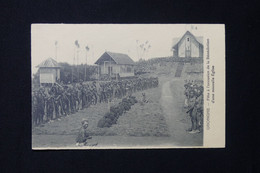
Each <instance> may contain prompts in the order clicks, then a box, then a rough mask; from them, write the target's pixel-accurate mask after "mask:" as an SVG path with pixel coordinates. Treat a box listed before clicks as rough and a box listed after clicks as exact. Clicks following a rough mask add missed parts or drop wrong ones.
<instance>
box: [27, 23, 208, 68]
mask: <svg viewBox="0 0 260 173" xmlns="http://www.w3.org/2000/svg"><path fill="white" fill-rule="evenodd" d="M195 27H197V30H195ZM191 28H194V29H193V30H191ZM187 30H191V32H192V33H193V34H194V35H195V36H202V33H203V25H197V24H196V25H191V24H189V25H186V24H32V26H31V42H32V44H31V45H32V52H31V60H32V73H35V72H36V71H37V68H36V67H35V66H37V65H38V64H40V63H41V62H42V61H44V60H45V59H47V58H49V57H52V58H53V59H55V57H56V53H55V52H56V48H55V42H56V41H57V61H58V62H67V63H69V64H73V57H74V56H75V48H76V46H75V41H76V40H78V43H79V46H80V48H79V49H78V50H79V53H78V56H79V58H78V59H79V64H80V63H86V61H87V64H90V65H92V64H94V63H95V61H96V60H97V59H98V58H99V57H100V56H101V55H102V54H103V53H104V52H105V51H111V52H117V53H125V54H128V55H129V56H130V57H131V58H132V59H133V60H134V61H138V59H139V58H140V57H141V51H140V49H137V47H138V46H137V45H140V44H142V43H145V42H146V41H148V43H147V47H148V45H151V47H150V49H149V50H148V52H146V53H145V54H144V55H143V56H142V58H143V59H150V58H153V57H165V56H171V55H172V52H171V46H172V39H173V38H174V37H181V36H182V35H183V34H184V33H185V32H186V31H187ZM137 40H138V44H137ZM86 46H88V47H89V51H88V52H87V54H86V49H85V47H86ZM86 56H87V60H86ZM76 63H77V62H76V61H75V62H74V64H76Z"/></svg>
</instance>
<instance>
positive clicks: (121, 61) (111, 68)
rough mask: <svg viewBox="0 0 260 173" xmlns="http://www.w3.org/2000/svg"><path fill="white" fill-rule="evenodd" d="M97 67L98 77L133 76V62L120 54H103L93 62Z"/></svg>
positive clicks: (125, 55)
mask: <svg viewBox="0 0 260 173" xmlns="http://www.w3.org/2000/svg"><path fill="white" fill-rule="evenodd" d="M95 64H97V65H98V66H99V75H100V76H102V75H108V76H111V77H116V76H118V77H131V76H134V61H133V60H132V59H131V58H130V57H129V56H128V55H127V54H122V53H113V52H107V51H106V52H105V53H104V54H103V55H101V57H100V58H99V59H98V60H97V61H96V62H95Z"/></svg>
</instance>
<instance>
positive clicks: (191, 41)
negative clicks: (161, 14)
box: [172, 31, 203, 58]
mask: <svg viewBox="0 0 260 173" xmlns="http://www.w3.org/2000/svg"><path fill="white" fill-rule="evenodd" d="M172 51H173V57H180V58H202V57H203V37H195V36H194V35H193V34H192V33H191V32H190V31H187V32H186V33H185V34H184V35H183V36H182V37H181V38H174V39H173V46H172Z"/></svg>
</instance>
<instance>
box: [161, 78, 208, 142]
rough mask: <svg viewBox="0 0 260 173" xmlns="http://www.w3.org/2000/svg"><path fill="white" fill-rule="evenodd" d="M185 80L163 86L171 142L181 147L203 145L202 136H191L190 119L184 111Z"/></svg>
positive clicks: (164, 109)
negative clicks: (189, 130) (188, 130)
mask: <svg viewBox="0 0 260 173" xmlns="http://www.w3.org/2000/svg"><path fill="white" fill-rule="evenodd" d="M183 84H184V82H183V80H182V79H180V78H173V79H171V80H170V81H167V82H165V83H164V84H163V86H162V91H161V92H162V94H161V104H162V107H163V112H164V116H165V118H166V122H167V125H168V128H169V131H170V135H171V137H170V138H171V140H172V142H174V143H177V144H179V145H181V146H198V145H202V142H203V140H202V134H201V133H199V134H189V133H187V131H186V130H187V129H188V128H189V127H190V119H189V117H188V116H187V115H186V114H185V112H184V111H183V109H182V107H183V102H184V95H183Z"/></svg>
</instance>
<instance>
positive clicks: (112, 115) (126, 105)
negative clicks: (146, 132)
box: [97, 96, 137, 128]
mask: <svg viewBox="0 0 260 173" xmlns="http://www.w3.org/2000/svg"><path fill="white" fill-rule="evenodd" d="M135 103H137V100H136V98H135V97H134V96H129V97H128V98H123V99H122V102H120V103H119V104H118V105H117V106H111V107H110V112H107V113H106V114H105V116H104V117H102V118H101V119H100V120H99V121H98V124H97V126H98V127H100V128H103V127H111V126H112V125H113V124H116V122H117V119H118V118H119V116H121V115H123V113H125V112H126V111H128V110H130V109H131V106H132V105H134V104H135Z"/></svg>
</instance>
